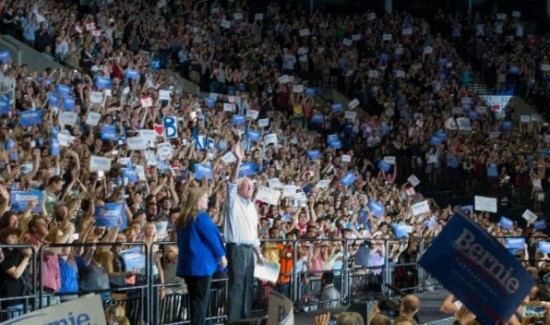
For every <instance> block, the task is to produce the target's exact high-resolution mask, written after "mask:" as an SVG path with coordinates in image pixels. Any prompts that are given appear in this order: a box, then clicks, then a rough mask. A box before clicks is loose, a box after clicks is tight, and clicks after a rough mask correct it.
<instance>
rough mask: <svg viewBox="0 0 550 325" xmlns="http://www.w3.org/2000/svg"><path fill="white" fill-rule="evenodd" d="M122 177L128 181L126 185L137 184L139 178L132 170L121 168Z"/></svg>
mask: <svg viewBox="0 0 550 325" xmlns="http://www.w3.org/2000/svg"><path fill="white" fill-rule="evenodd" d="M121 171H122V177H123V178H124V179H126V180H128V184H135V183H137V182H139V176H138V174H137V172H136V170H135V169H134V168H122V169H121Z"/></svg>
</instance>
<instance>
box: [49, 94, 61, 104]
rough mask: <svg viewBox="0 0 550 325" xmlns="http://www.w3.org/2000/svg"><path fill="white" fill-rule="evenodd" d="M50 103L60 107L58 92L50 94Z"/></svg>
mask: <svg viewBox="0 0 550 325" xmlns="http://www.w3.org/2000/svg"><path fill="white" fill-rule="evenodd" d="M48 105H50V106H53V107H59V97H57V95H56V94H48Z"/></svg>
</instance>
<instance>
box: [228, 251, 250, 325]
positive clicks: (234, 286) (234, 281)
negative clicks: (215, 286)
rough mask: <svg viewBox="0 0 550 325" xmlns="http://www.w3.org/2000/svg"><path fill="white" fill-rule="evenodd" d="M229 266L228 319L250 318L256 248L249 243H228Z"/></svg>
mask: <svg viewBox="0 0 550 325" xmlns="http://www.w3.org/2000/svg"><path fill="white" fill-rule="evenodd" d="M227 259H228V268H229V315H228V321H235V320H239V319H243V318H249V317H250V313H251V311H252V300H253V298H254V297H253V295H254V249H253V248H252V246H248V245H235V244H228V245H227Z"/></svg>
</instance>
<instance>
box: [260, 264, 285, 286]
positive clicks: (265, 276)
mask: <svg viewBox="0 0 550 325" xmlns="http://www.w3.org/2000/svg"><path fill="white" fill-rule="evenodd" d="M280 269H281V264H279V263H273V262H264V263H262V264H259V263H258V264H256V266H254V277H255V278H257V279H260V280H264V281H268V282H271V283H277V279H279V270H280Z"/></svg>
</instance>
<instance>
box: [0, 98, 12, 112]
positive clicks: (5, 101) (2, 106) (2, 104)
mask: <svg viewBox="0 0 550 325" xmlns="http://www.w3.org/2000/svg"><path fill="white" fill-rule="evenodd" d="M9 112H10V99H9V98H6V97H2V98H0V114H1V115H8V114H9Z"/></svg>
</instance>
